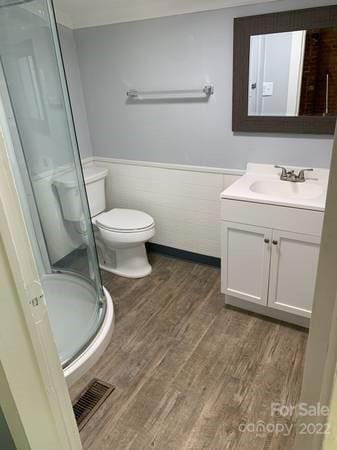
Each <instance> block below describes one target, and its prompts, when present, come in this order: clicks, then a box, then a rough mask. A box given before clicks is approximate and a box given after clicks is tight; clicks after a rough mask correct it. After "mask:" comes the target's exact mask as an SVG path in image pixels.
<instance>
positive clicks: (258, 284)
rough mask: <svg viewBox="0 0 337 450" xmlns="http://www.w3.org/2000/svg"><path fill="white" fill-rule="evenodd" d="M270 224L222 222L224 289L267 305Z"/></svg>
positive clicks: (229, 292) (223, 290)
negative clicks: (257, 225)
mask: <svg viewBox="0 0 337 450" xmlns="http://www.w3.org/2000/svg"><path fill="white" fill-rule="evenodd" d="M271 238H272V230H270V229H268V228H262V227H255V226H251V225H243V224H239V223H232V222H226V221H223V222H222V246H221V248H222V264H221V285H222V292H223V293H225V294H227V295H231V296H234V297H238V298H241V299H242V300H248V301H250V302H253V303H257V304H259V305H267V295H268V278H269V266H270V248H271V247H270V246H271Z"/></svg>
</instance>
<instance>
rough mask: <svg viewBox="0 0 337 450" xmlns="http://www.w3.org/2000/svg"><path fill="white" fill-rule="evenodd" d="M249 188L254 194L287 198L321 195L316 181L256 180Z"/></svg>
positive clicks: (307, 197) (319, 186) (311, 197)
mask: <svg viewBox="0 0 337 450" xmlns="http://www.w3.org/2000/svg"><path fill="white" fill-rule="evenodd" d="M249 189H250V190H251V191H252V192H255V193H256V194H263V195H268V196H270V197H283V198H289V199H295V198H296V199H306V200H308V199H315V198H317V197H319V196H321V195H322V193H323V187H322V186H321V185H320V184H318V183H317V184H316V183H308V182H304V183H292V182H289V181H280V180H257V181H254V182H253V183H252V184H251V185H250V186H249Z"/></svg>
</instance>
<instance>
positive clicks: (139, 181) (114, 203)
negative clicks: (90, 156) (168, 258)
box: [94, 157, 243, 257]
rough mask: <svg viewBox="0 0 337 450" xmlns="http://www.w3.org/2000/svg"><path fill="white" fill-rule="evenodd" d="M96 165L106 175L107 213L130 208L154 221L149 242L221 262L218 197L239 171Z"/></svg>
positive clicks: (120, 163) (97, 160)
mask: <svg viewBox="0 0 337 450" xmlns="http://www.w3.org/2000/svg"><path fill="white" fill-rule="evenodd" d="M94 162H95V164H97V165H101V166H104V167H106V168H107V169H108V170H109V175H108V179H107V183H106V195H107V207H108V208H109V209H110V208H116V207H119V208H134V209H140V210H142V211H145V212H147V213H148V214H151V216H153V218H154V219H155V222H156V230H157V231H156V235H155V237H154V238H153V240H152V242H154V243H157V244H161V245H166V246H170V247H174V248H178V249H181V250H187V251H191V252H196V253H200V254H203V255H209V256H215V257H220V196H219V195H220V193H221V192H222V191H223V189H225V188H226V187H227V186H229V185H230V184H232V183H233V182H234V181H235V180H236V179H237V178H238V177H239V176H240V175H241V174H242V173H243V172H241V171H231V170H229V171H226V169H214V168H207V167H205V168H200V167H195V168H194V167H193V166H179V165H167V164H163V165H162V166H161V165H160V164H158V163H155V164H153V163H144V162H135V161H127V160H125V161H121V160H118V161H116V160H114V159H112V158H111V159H110V158H97V157H96V158H94ZM147 164H148V165H147Z"/></svg>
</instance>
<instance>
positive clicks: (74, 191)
mask: <svg viewBox="0 0 337 450" xmlns="http://www.w3.org/2000/svg"><path fill="white" fill-rule="evenodd" d="M83 175H84V181H85V185H86V190H87V195H88V202H89V208H90V215H91V217H94V216H96V215H97V214H99V213H101V212H103V211H104V210H105V178H106V176H107V175H108V170H107V169H105V168H103V167H98V166H95V165H92V166H88V167H84V168H83ZM53 184H54V186H55V187H56V189H57V192H58V198H59V202H60V205H61V209H62V214H63V218H64V219H65V220H70V221H76V222H77V221H80V220H82V219H83V210H82V203H81V200H80V192H79V188H78V181H77V177H76V174H75V173H74V172H73V171H69V172H66V173H64V174H62V175H61V176H58V177H56V178H55V179H54V181H53Z"/></svg>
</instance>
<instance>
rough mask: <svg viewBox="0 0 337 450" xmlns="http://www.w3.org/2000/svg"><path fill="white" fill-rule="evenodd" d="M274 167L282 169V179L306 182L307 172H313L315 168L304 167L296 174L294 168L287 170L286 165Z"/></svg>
mask: <svg viewBox="0 0 337 450" xmlns="http://www.w3.org/2000/svg"><path fill="white" fill-rule="evenodd" d="M274 167H275V169H282V172H281V175H280V180H282V181H291V182H292V183H304V181H305V176H304V174H305V172H312V171H313V170H314V169H302V170H300V171H299V172H298V174H296V173H295V171H294V170H287V169H286V168H285V167H282V166H274Z"/></svg>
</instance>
